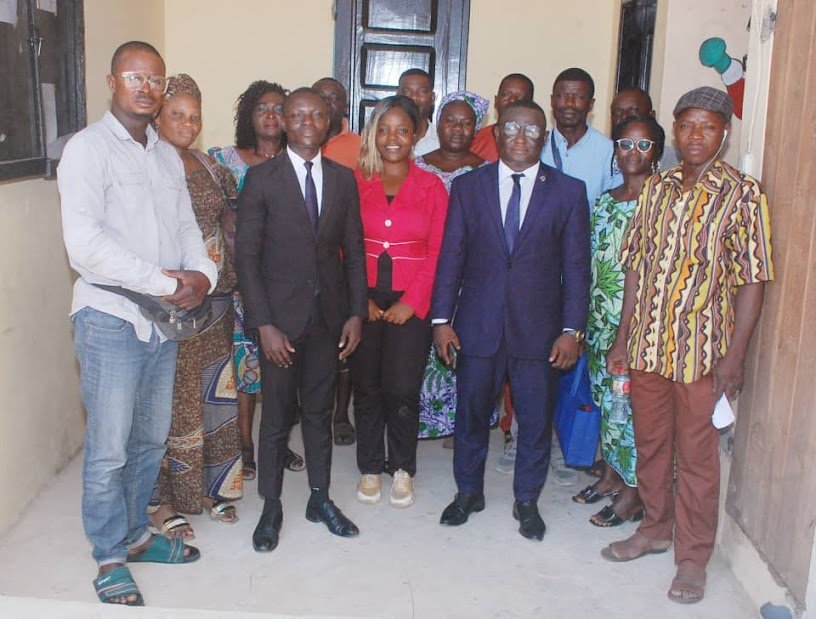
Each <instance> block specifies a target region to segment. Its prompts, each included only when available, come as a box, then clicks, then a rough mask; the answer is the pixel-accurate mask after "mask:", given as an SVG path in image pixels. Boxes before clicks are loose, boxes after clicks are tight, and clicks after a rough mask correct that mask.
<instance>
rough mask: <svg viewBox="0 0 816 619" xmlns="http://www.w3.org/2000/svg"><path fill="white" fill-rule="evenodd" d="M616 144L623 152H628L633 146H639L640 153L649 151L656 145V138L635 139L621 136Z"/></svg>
mask: <svg viewBox="0 0 816 619" xmlns="http://www.w3.org/2000/svg"><path fill="white" fill-rule="evenodd" d="M615 145H616V146H617V147H618V148H620V149H621V150H622V151H623V152H625V153H628V152H629V151H630V150H632V149H633V148H637V149H638V152H639V153H648V152H649V151H650V150H652V146H654V140H646V139H643V140H633V139H632V138H621V139H619V140H615Z"/></svg>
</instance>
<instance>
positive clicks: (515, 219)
mask: <svg viewBox="0 0 816 619" xmlns="http://www.w3.org/2000/svg"><path fill="white" fill-rule="evenodd" d="M522 176H524V174H513V192H512V193H511V194H510V199H509V200H508V201H507V212H506V213H505V214H504V238H505V240H506V241H507V251H508V252H509V253H511V254H512V253H513V247H515V245H516V241H517V240H518V235H519V228H520V227H521V177H522Z"/></svg>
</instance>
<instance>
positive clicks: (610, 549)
mask: <svg viewBox="0 0 816 619" xmlns="http://www.w3.org/2000/svg"><path fill="white" fill-rule="evenodd" d="M671 544H672V543H671V540H652V539H649V538H648V537H646V536H645V535H643V533H641V532H639V531H635V532H634V533H633V534H632V535H631V536H630V537H628V538H627V539H625V540H622V541H620V542H613V543H611V544H609V546H607V547H606V548H604V549H603V550H601V556H602V557H603V558H604V559H606V560H607V561H612V562H615V563H621V562H624V561H634V560H635V559H639V558H640V557H642V556H644V555H656V554H660V553H663V552H666V551H667V550H668V549H669V548H670V547H671Z"/></svg>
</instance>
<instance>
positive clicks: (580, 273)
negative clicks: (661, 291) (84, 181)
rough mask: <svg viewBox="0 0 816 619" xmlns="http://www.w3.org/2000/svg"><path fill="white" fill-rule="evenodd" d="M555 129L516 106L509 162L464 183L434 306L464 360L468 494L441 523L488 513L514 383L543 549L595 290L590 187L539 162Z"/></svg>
mask: <svg viewBox="0 0 816 619" xmlns="http://www.w3.org/2000/svg"><path fill="white" fill-rule="evenodd" d="M546 123H547V121H546V116H545V114H544V111H543V110H542V109H541V107H539V106H538V105H537V104H536V103H534V102H532V101H517V102H515V103H512V104H510V105H508V106H507V107H506V108H505V109H504V111H503V112H502V114H501V117H500V118H499V122H498V123H497V124H496V127H495V129H494V131H495V134H496V142H497V144H498V149H499V161H498V162H497V163H493V164H491V165H487V166H484V167H482V168H479V169H477V170H475V171H474V172H471V173H469V174H466V175H464V176H462V177H460V178H458V179H456V180H455V181H454V182H453V187H452V189H451V196H450V205H449V208H448V218H447V222H446V225H445V237H444V241H443V243H442V252H441V254H440V256H439V264H438V266H437V273H436V282H435V284H434V295H433V303H432V306H431V318H432V322H433V324H434V344H435V345H436V348H437V351H438V353H439V355H440V357H441V358H442V359H443V360H444V361H445V362H446V363H448V364H450V363H451V362H452V361H453V359H452V356H453V354H454V353H453V349H456V351H457V352H456V353H455V354H456V356H457V358H458V359H457V369H456V376H457V394H456V431H455V439H454V455H453V470H454V476H455V478H456V485H457V488H458V493H457V495H456V497H455V498H454V500H453V502H452V503H451V504H450V505H448V506H447V507H446V508H445V511H444V512H443V513H442V518H441V520H440V522H441V524H446V525H461V524H464V523H465V522H467V520H468V517H469V516H470V514H471V513H473V512H478V511H481V510H483V509H484V506H485V500H484V469H485V458H486V456H487V445H488V439H489V434H490V426H489V420H490V414H491V413H492V411H493V404H494V402H495V401H496V397H497V396H498V394H499V390H500V389H501V386H502V383H503V381H504V380H505V378H508V379H509V381H510V388H511V390H512V392H513V396H514V398H513V401H514V404H515V409H516V415H517V418H518V425H519V436H518V455H517V457H516V465H515V478H514V481H513V491H514V494H515V498H516V500H515V503H514V505H513V516H514V518H516V520H518V521H519V522H520V526H519V532H520V533H521V534H522V535H523V536H524V537H526V538H529V539H536V540H541V539H542V538H543V536H544V531H545V528H546V527H545V525H544V521H543V520H542V518H541V515H540V514H539V511H538V505H537V502H538V497H539V495H540V493H541V489H542V487H543V486H544V482H545V481H546V478H547V466H548V464H549V460H550V441H551V436H552V411H553V407H554V403H555V395H556V387H557V379H558V374H559V372H558V370H567V369H569V368H571V367H572V366H573V365H574V364H575V361H576V360H577V359H578V355H579V353H580V347H581V341H582V340H583V330H584V329H585V327H586V321H587V312H588V305H589V283H590V271H589V263H590V245H589V207H588V205H587V200H586V192H585V190H584V183H583V182H581V181H579V180H576V179H574V178H571V177H569V176H566V175H565V174H562V173H561V172H559V171H558V170H556V169H555V168H552V167H550V166H548V165H546V164H543V163H540V162H539V155H540V153H541V147H542V145H543V144H544V141H545V139H546Z"/></svg>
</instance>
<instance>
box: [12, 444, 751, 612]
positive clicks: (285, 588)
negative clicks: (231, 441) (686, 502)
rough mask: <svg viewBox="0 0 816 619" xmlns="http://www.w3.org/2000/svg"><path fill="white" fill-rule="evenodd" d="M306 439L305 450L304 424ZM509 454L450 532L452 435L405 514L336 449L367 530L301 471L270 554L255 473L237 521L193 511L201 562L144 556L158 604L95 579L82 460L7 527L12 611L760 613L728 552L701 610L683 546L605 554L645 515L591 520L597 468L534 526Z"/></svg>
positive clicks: (349, 455)
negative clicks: (330, 517) (376, 493)
mask: <svg viewBox="0 0 816 619" xmlns="http://www.w3.org/2000/svg"><path fill="white" fill-rule="evenodd" d="M292 446H293V448H295V449H296V450H299V448H300V446H301V441H300V433H299V431H298V430H297V429H296V430H295V432H294V433H293V441H292ZM500 451H501V436H500V435H499V433H498V432H493V435H492V443H491V452H490V454H489V456H488V472H487V478H486V496H487V509H486V510H485V511H484V512H482V513H480V514H475V515H474V516H472V517H471V520H470V522H468V523H467V524H466V525H464V526H463V527H459V528H449V527H442V526H440V525H439V514H440V512H441V510H442V509H443V508H444V507H445V505H446V504H447V503H448V502H449V501H450V499H451V498H452V497H453V494H454V492H455V485H454V482H453V477H452V473H451V457H452V453H451V451H449V450H446V449H443V448H442V444H441V441H424V442H421V443H420V446H419V456H418V457H419V464H420V472H419V476H418V478H417V480H416V494H417V501H416V504H415V505H414V506H413V507H410V508H408V509H403V510H399V509H395V508H393V507H391V506H390V505H389V504H388V502H387V500H385V501H383V502H382V503H381V504H379V505H377V506H366V505H362V504H360V503H358V502H357V501H356V500H355V499H354V491H355V484H356V482H357V474H356V467H355V460H354V454H355V450H354V447H338V448H335V452H334V454H335V455H334V467H333V473H334V479H333V484H332V496H333V498H334V500H335V502H336V503H337V504H338V505H339V506H340V507H341V508H342V509H343V510H344V511H345V513H346V514H347V515H348V516H350V517H351V518H352V519H353V520H354V521H355V522H356V523H357V525H358V526H359V527H360V530H361V535H360V537H358V538H356V539H350V540H349V539H340V538H337V537H334V536H332V535H330V534H329V533H328V532H327V531H326V529H325V527H324V526H323V525H317V524H312V523H310V522H308V521H307V520H305V518H304V517H303V512H304V509H305V505H306V499H307V495H308V493H307V489H306V474H305V472H303V473H287V476H286V482H285V488H284V496H283V504H284V523H283V530H282V533H281V540H280V545H279V547H278V549H277V550H276V551H274V552H273V553H271V554H258V553H255V552H254V551H253V550H252V545H251V535H252V530H253V528H254V527H255V524H256V521H257V518H258V516H259V514H260V508H261V500H260V498H259V497H258V495H257V492H256V487H255V482H249V483H248V484H247V487H246V488H245V496H244V499H243V500H241V501H240V502H238V504H237V506H238V512H239V515H240V517H241V520H240V522H238V523H237V524H235V525H233V526H229V525H224V524H221V523H216V522H213V521H211V520H210V519H209V518H208V517H207V516H206V515H201V516H193V517H192V518H191V522H192V524H193V526H194V528H195V530H196V534H197V538H196V541H195V542H194V544H195V545H197V546H198V547H199V548H200V549H201V552H202V558H201V560H200V561H198V562H197V563H195V564H192V565H187V566H175V565H174V566H164V565H147V564H146V565H136V566H134V567H133V568H132V572H133V574H134V578H135V579H136V580H137V582H138V583H139V586H140V587H141V590H142V593H143V594H144V597H145V600H146V603H147V604H148V605H149V606H150V608H148V609H144V610H140V609H119V608H109V607H106V606H102V605H101V604H99V603H98V602H96V598H95V594H94V591H93V587H92V586H91V580H92V578H93V577H94V575H95V571H96V570H95V566H94V563H93V561H92V559H91V556H90V545H89V544H88V542H87V541H86V539H85V537H84V535H83V533H82V524H81V520H80V488H81V485H80V475H81V457H77V458H76V459H74V460H73V461H72V462H71V463H70V464H69V465H68V466H67V467H66V469H65V470H64V471H62V472H61V473H60V474H59V475H58V476H56V477H55V478H54V480H53V481H52V483H51V484H50V485H49V486H48V487H47V488H46V489H45V490H44V491H43V492H42V493H41V494H40V495H39V496H38V497H37V498H36V499H35V501H34V502H33V503H32V504H31V505H30V507H29V508H28V509H27V511H26V513H25V514H23V515H22V518H21V520H20V522H19V523H18V524H17V526H16V527H14V528H13V529H12V530H11V531H9V532H8V534H7V535H6V536H5V537H3V538H2V539H0V557H2V562H0V566H2V567H0V617H15V618H19V617H71V618H77V619H79V618H83V619H84V618H87V617H120V616H125V614H123V613H128V614H127V616H128V617H185V618H186V617H235V618H238V617H244V618H246V617H251V616H258V615H257V614H254V613H264V614H265V615H266V616H276V617H283V616H297V617H305V616H308V617H388V618H400V619H402V618H407V617H418V618H423V619H424V618H437V617H440V618H441V617H445V618H448V617H450V618H459V617H461V618H468V619H473V618H482V617H484V618H501V619H509V618H511V617H530V618H562V617H564V618H566V617H570V618H578V619H583V618H587V619H593V618H596V617H598V618H604V619H615V618H621V619H623V618H626V619H632V618H644V619H645V618H652V617H660V619H673V618H682V619H703V618H705V619H711V618H716V619H732V618H733V619H747V618H750V617H757V616H758V611H757V610H756V609H755V608H754V607H753V606H752V604H751V603H750V601H749V598H748V596H747V595H746V593H745V591H743V590H742V588H741V587H740V585H739V583H738V582H737V581H736V580H735V578H734V576H733V574H732V573H731V571H730V570H729V568H728V567H727V566H726V565H725V564H724V562H723V560H722V558H721V557H720V556H719V554H716V553H715V555H714V558H713V560H712V562H711V565H710V566H709V572H708V590H707V592H706V598H705V600H703V601H702V602H701V603H700V604H697V605H694V606H680V605H677V604H675V603H672V602H670V601H668V600H667V598H666V590H667V588H668V585H669V583H670V581H671V579H672V576H673V574H674V565H673V558H672V554H671V553H667V554H664V555H654V556H650V557H645V558H643V559H640V560H638V561H635V562H632V563H628V564H610V563H608V562H606V561H604V560H603V559H602V558H601V557H600V555H599V551H600V549H601V548H603V547H604V546H605V545H606V544H608V543H609V542H612V541H614V540H616V539H619V538H621V537H623V536H626V535H629V534H630V533H631V531H632V530H633V529H634V526H635V525H633V524H626V525H624V526H621V527H618V528H617V529H606V530H603V529H596V528H595V527H592V526H591V525H589V524H588V523H587V518H588V517H589V516H590V515H591V514H592V513H593V511H594V510H595V509H598V507H599V506H598V505H595V506H582V505H577V504H575V503H573V502H572V501H571V500H570V496H571V495H572V494H574V493H575V492H577V491H578V490H580V488H581V487H583V485H584V484H585V483H587V482H588V481H589V478H586V477H585V476H584V475H583V474H582V475H581V480H580V482H579V485H578V486H575V487H571V488H562V487H559V486H556V485H555V484H554V483H552V482H551V481H550V482H548V484H547V486H546V488H545V489H544V492H543V494H542V496H541V500H540V502H539V506H540V508H541V511H542V515H543V516H544V519H545V521H546V522H547V527H548V529H547V534H546V536H545V538H544V541H543V542H540V543H539V542H532V541H528V540H526V539H524V538H522V537H521V536H520V535H519V534H518V532H517V524H516V522H515V521H514V520H513V518H512V517H511V506H512V478H511V477H510V476H505V475H501V474H499V473H497V472H495V470H494V469H493V466H494V464H495V461H496V459H497V458H498V455H499V453H500ZM301 453H302V452H301ZM387 489H388V485H385V492H384V494H385V495H386V496H387ZM32 598H41V599H39V600H37V599H32ZM66 602H68V603H66ZM196 609H200V610H196ZM206 611H217V612H206Z"/></svg>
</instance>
